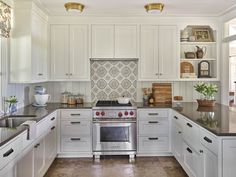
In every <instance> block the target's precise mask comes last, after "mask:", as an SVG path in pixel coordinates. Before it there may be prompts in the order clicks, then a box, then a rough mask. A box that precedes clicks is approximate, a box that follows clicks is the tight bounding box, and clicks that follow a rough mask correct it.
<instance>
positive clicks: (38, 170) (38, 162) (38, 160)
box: [34, 139, 45, 177]
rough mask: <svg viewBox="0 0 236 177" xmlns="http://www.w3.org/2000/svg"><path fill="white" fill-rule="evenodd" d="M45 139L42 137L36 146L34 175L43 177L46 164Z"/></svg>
mask: <svg viewBox="0 0 236 177" xmlns="http://www.w3.org/2000/svg"><path fill="white" fill-rule="evenodd" d="M44 146H45V141H44V139H41V140H40V141H38V142H37V143H35V146H34V177H41V176H42V173H43V170H44V166H45V147H44Z"/></svg>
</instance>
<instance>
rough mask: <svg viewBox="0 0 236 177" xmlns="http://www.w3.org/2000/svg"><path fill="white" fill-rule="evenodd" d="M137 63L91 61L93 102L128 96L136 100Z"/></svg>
mask: <svg viewBox="0 0 236 177" xmlns="http://www.w3.org/2000/svg"><path fill="white" fill-rule="evenodd" d="M137 69H138V67H137V62H135V61H91V80H92V82H91V90H92V94H91V97H92V101H93V102H96V101H97V100H98V99H103V100H108V99H116V98H117V97H120V96H128V97H130V98H131V99H132V100H136V87H137Z"/></svg>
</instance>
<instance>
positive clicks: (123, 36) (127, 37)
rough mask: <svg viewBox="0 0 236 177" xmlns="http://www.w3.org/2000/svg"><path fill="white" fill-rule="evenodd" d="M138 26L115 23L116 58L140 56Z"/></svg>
mask: <svg viewBox="0 0 236 177" xmlns="http://www.w3.org/2000/svg"><path fill="white" fill-rule="evenodd" d="M137 46H138V41H137V26H136V25H115V58H138V57H137V49H138V47H137Z"/></svg>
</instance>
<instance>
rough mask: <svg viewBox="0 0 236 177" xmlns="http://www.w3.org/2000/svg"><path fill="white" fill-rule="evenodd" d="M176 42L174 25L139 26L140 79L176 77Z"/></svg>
mask: <svg viewBox="0 0 236 177" xmlns="http://www.w3.org/2000/svg"><path fill="white" fill-rule="evenodd" d="M176 43H177V27H176V26H157V25H142V26H141V39H140V47H141V49H140V65H139V68H140V76H139V78H140V80H143V81H147V80H157V79H176V78H178V77H177V68H178V67H177V61H178V60H177V44H176Z"/></svg>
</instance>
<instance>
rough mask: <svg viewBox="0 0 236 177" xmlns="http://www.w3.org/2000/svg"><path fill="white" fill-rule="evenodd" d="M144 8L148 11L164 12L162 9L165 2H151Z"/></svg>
mask: <svg viewBox="0 0 236 177" xmlns="http://www.w3.org/2000/svg"><path fill="white" fill-rule="evenodd" d="M144 8H145V9H146V11H147V13H159V12H162V10H163V8H164V4H163V3H151V4H147V5H145V6H144Z"/></svg>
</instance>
